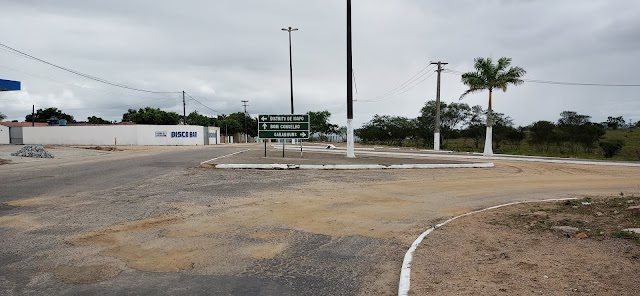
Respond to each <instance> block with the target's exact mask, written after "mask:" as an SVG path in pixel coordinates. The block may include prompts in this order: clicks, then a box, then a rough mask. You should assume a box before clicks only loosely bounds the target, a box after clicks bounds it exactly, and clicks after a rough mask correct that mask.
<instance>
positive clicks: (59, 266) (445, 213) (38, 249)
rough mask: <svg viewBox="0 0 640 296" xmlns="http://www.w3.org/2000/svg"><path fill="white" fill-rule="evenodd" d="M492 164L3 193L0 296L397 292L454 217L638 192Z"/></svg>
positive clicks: (179, 177) (630, 179)
mask: <svg viewBox="0 0 640 296" xmlns="http://www.w3.org/2000/svg"><path fill="white" fill-rule="evenodd" d="M158 157H161V154H159V155H158ZM204 160H207V159H201V161H204ZM192 161H193V162H196V161H195V160H192ZM495 163H496V167H495V168H491V169H441V170H399V171H393V172H390V171H228V170H224V171H222V170H212V169H202V168H197V167H195V166H192V167H179V166H178V167H173V168H172V169H166V170H159V171H158V173H157V174H156V175H153V177H150V178H145V179H144V180H142V181H136V180H130V182H127V183H125V184H112V185H111V186H106V185H105V186H103V185H104V184H103V183H99V184H101V186H102V187H100V188H96V189H92V188H88V187H86V186H83V185H82V184H80V185H78V186H75V185H74V184H65V185H64V186H65V190H64V191H60V192H63V193H64V194H53V193H47V192H39V191H38V192H37V194H32V196H24V195H23V196H22V197H21V198H13V197H11V196H8V195H6V194H5V193H4V192H5V191H4V190H3V193H0V202H4V203H3V204H2V206H0V270H1V271H2V272H0V287H1V288H0V294H8V295H11V294H77V293H100V294H110V295H115V294H133V293H136V294H140V293H145V294H147V293H148V294H185V293H188V294H202V295H206V294H234V295H302V294H304V295H393V294H394V293H395V292H396V290H397V283H398V274H399V270H400V265H401V264H402V257H403V256H404V252H405V251H406V249H407V248H408V246H409V245H410V244H411V242H412V241H413V240H414V239H415V237H416V236H417V235H419V234H420V233H421V232H422V231H424V230H425V229H426V228H428V226H430V225H432V224H434V223H435V222H436V221H440V220H442V219H444V218H445V217H451V216H453V215H456V214H461V213H465V212H468V211H469V210H472V209H477V208H481V207H486V206H490V205H495V204H501V203H505V202H510V201H520V200H530V199H547V198H555V197H566V196H572V195H580V194H616V193H619V192H640V178H639V177H640V170H639V169H638V168H619V167H593V166H581V165H559V164H537V163H521V162H495ZM122 170H123V171H126V169H125V168H122ZM50 173H51V171H41V172H38V173H36V176H37V174H43V175H46V174H50ZM7 174H9V173H7V172H5V171H3V172H0V182H1V181H4V180H7V178H9V177H7ZM11 182H13V183H15V184H14V185H13V186H18V187H19V186H21V185H20V184H21V183H20V182H27V181H26V180H25V181H21V180H18V179H15V178H12V179H11ZM28 182H29V183H23V184H29V186H37V184H36V183H34V182H35V181H33V179H31V180H30V181H28Z"/></svg>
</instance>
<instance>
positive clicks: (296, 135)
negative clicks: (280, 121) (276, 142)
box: [258, 131, 309, 139]
mask: <svg viewBox="0 0 640 296" xmlns="http://www.w3.org/2000/svg"><path fill="white" fill-rule="evenodd" d="M258 137H260V138H262V139H308V138H309V132H307V131H294V132H291V131H289V132H287V131H259V132H258Z"/></svg>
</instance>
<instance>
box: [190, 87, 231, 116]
mask: <svg viewBox="0 0 640 296" xmlns="http://www.w3.org/2000/svg"><path fill="white" fill-rule="evenodd" d="M184 94H185V95H187V96H188V97H189V98H191V99H192V100H194V101H196V103H198V104H200V105H202V106H203V107H205V108H207V109H209V110H211V111H213V112H215V113H218V114H220V115H224V113H222V112H220V111H218V110H214V109H212V108H211V107H209V106H207V105H205V104H203V103H202V102H200V101H198V100H197V99H196V98H194V97H192V96H191V95H190V94H188V93H186V92H185V93H184Z"/></svg>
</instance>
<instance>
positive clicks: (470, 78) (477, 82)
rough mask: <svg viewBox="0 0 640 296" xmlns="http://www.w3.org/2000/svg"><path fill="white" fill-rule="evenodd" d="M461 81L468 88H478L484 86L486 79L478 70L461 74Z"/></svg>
mask: <svg viewBox="0 0 640 296" xmlns="http://www.w3.org/2000/svg"><path fill="white" fill-rule="evenodd" d="M462 83H463V84H464V85H466V86H469V87H470V88H480V87H484V86H486V79H484V78H483V77H482V75H481V74H480V73H478V72H469V73H464V74H462Z"/></svg>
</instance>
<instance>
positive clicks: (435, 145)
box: [431, 62, 449, 151]
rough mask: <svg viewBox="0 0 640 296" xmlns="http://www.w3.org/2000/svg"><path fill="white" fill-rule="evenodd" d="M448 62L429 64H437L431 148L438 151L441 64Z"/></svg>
mask: <svg viewBox="0 0 640 296" xmlns="http://www.w3.org/2000/svg"><path fill="white" fill-rule="evenodd" d="M448 64H449V63H443V62H432V63H431V65H438V70H436V72H438V86H437V88H436V122H435V125H434V133H433V150H435V151H440V74H442V65H448Z"/></svg>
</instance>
